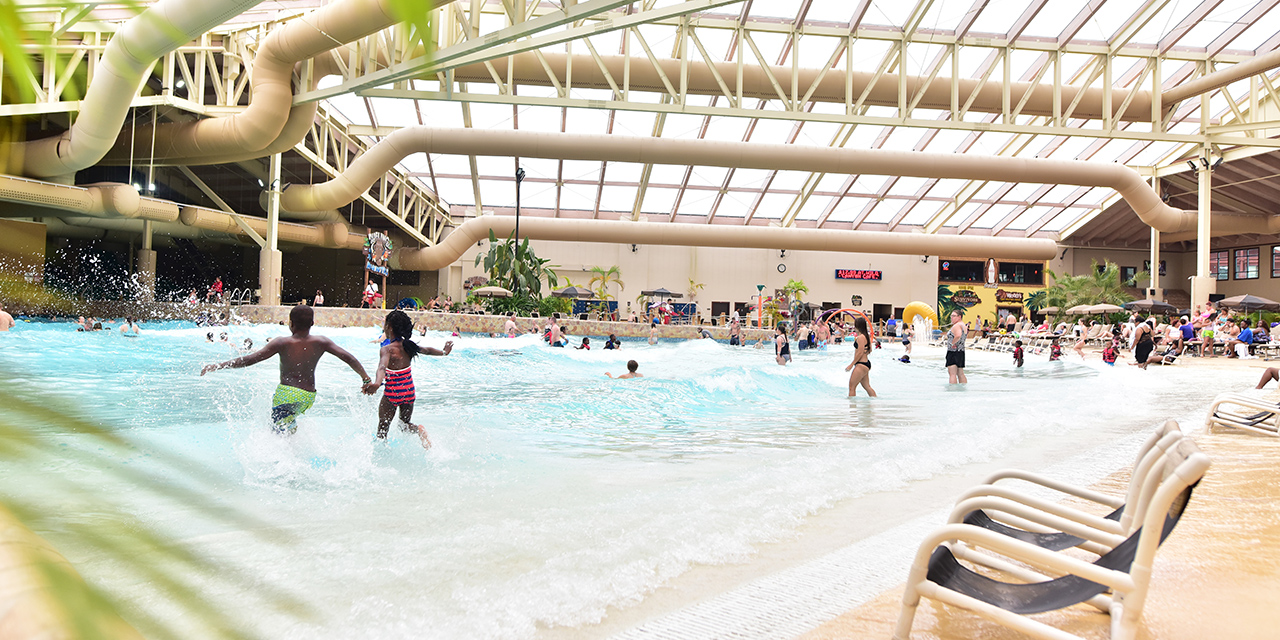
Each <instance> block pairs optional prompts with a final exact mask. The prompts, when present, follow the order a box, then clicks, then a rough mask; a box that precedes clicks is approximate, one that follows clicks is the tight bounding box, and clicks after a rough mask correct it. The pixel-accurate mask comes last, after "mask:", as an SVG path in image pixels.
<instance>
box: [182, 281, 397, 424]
mask: <svg viewBox="0 0 1280 640" xmlns="http://www.w3.org/2000/svg"><path fill="white" fill-rule="evenodd" d="M313 324H315V312H314V311H312V309H311V307H308V306H306V305H298V306H296V307H294V308H293V309H291V310H290V311H289V330H290V331H292V332H293V335H290V336H288V337H284V338H276V339H275V340H272V341H271V342H268V343H267V345H266V346H264V347H263V348H261V349H259V350H257V351H255V352H253V353H251V354H249V355H246V356H240V357H239V358H235V359H233V360H228V361H226V362H222V363H219V364H207V365H205V366H204V368H203V369H201V370H200V375H202V376H203V375H204V374H206V373H209V372H210V371H217V370H218V369H241V368H244V367H249V366H253V365H255V364H258V363H259V362H262V361H263V360H266V359H268V358H270V357H271V356H274V355H279V356H280V385H279V386H277V387H276V393H275V397H273V398H272V400H271V421H272V422H273V423H274V429H275V431H276V432H277V433H282V434H283V433H288V434H292V433H293V432H294V431H295V430H297V428H298V426H297V424H296V421H297V419H298V416H300V415H302V414H303V413H306V411H307V409H310V408H311V405H312V404H315V401H316V364H317V363H318V362H320V358H321V357H323V356H324V354H326V353H332V354H333V355H335V356H337V357H338V359H339V360H341V361H343V362H345V363H347V366H349V367H351V370H352V371H355V372H356V373H358V374H360V379H361V380H363V381H364V383H365V384H369V383H370V382H373V378H370V377H369V374H368V373H367V372H366V371H365V370H364V366H363V365H361V364H360V361H359V360H357V359H356V357H355V356H353V355H351V354H350V353H349V352H348V351H347V350H346V349H343V348H342V347H339V346H338V345H336V344H334V343H333V341H332V340H330V339H328V338H326V337H324V336H313V335H311V325H313Z"/></svg>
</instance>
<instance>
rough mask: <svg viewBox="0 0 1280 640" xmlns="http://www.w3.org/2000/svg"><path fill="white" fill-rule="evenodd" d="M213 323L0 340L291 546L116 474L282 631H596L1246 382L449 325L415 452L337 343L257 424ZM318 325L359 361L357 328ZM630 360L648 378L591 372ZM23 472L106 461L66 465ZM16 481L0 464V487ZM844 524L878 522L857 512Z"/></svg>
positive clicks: (12, 373)
mask: <svg viewBox="0 0 1280 640" xmlns="http://www.w3.org/2000/svg"><path fill="white" fill-rule="evenodd" d="M207 331H208V330H207V329H200V328H194V327H192V326H191V325H183V324H179V323H167V324H156V325H144V333H143V335H142V336H141V337H138V338H126V337H123V336H120V335H119V334H117V333H114V332H113V333H93V334H83V333H76V332H74V327H71V326H69V325H66V324H41V325H37V324H25V323H24V324H21V325H20V326H19V328H18V330H17V331H15V332H12V333H10V334H8V335H4V334H0V359H2V362H3V370H2V373H0V375H3V376H6V377H8V378H9V379H8V381H7V382H6V384H8V385H10V388H13V389H16V390H18V391H19V392H22V393H26V394H33V395H34V394H42V395H41V397H44V395H43V394H56V397H57V398H58V402H59V403H60V405H61V406H65V407H69V408H70V409H71V410H72V411H74V412H75V413H76V414H78V415H83V416H86V417H90V418H92V419H94V420H95V421H101V422H102V423H104V424H106V425H109V426H110V427H111V428H113V429H116V430H118V431H119V432H120V433H121V434H122V435H125V436H127V437H128V438H129V439H130V440H131V441H132V442H134V443H136V455H134V456H132V457H127V458H122V459H121V460H120V461H119V462H120V463H121V464H138V465H144V466H145V465H147V464H148V457H149V456H148V454H149V453H150V452H152V451H161V450H162V451H169V452H174V453H178V454H181V455H185V456H189V457H193V458H198V459H200V460H203V461H205V462H206V463H207V464H208V465H209V466H210V467H211V468H212V469H213V470H214V473H215V481H214V483H213V485H212V487H211V488H210V489H209V491H210V493H211V496H212V497H215V498H217V499H219V500H222V501H225V502H227V503H230V504H232V505H233V506H236V507H238V508H240V509H243V510H246V511H248V512H251V513H253V514H255V515H256V516H258V517H260V518H262V519H263V520H265V521H267V522H268V523H271V524H273V525H275V526H278V527H280V528H282V529H284V530H285V531H287V532H288V533H290V534H291V535H292V537H293V539H292V541H291V542H290V543H289V545H288V546H287V547H286V548H283V549H282V548H280V547H278V546H271V545H261V544H259V543H257V542H255V540H254V538H253V536H252V532H249V531H240V530H235V529H228V528H226V527H225V526H219V525H213V524H210V523H208V522H204V521H202V520H201V519H199V518H198V517H194V516H193V515H192V514H191V513H189V512H187V511H186V510H183V509H180V508H179V509H175V508H173V507H172V506H171V505H169V504H161V503H158V502H150V501H149V500H148V499H147V498H144V497H143V496H142V495H138V496H131V495H129V492H128V489H127V488H124V489H123V492H124V494H123V500H124V501H125V502H126V503H129V506H130V507H131V509H133V511H134V512H135V513H137V514H138V515H139V517H141V518H142V519H144V520H146V521H148V522H152V523H155V524H157V525H160V526H162V527H163V528H165V529H166V530H170V531H173V532H175V535H176V536H177V537H179V538H181V539H183V540H185V541H186V542H188V543H190V544H192V545H194V546H195V547H197V548H199V549H201V550H202V551H204V552H205V553H208V554H209V555H211V556H213V557H222V558H227V559H230V560H233V561H235V562H236V563H238V564H239V565H240V566H243V567H246V568H248V569H249V570H250V571H252V572H253V573H254V574H255V575H256V576H258V577H259V578H260V579H261V580H263V581H264V582H267V583H272V584H278V585H282V586H284V587H285V588H287V589H289V590H291V591H292V592H294V593H295V594H297V595H298V596H300V597H302V598H303V599H304V600H306V601H308V602H310V603H311V604H312V605H313V606H314V607H315V608H316V610H317V611H319V617H318V618H317V619H314V620H310V621H307V622H298V621H296V620H293V619H290V618H287V617H285V616H283V615H280V614H275V613H271V612H267V611H263V612H256V611H252V610H246V611H244V612H243V614H242V615H243V616H245V617H246V619H247V620H248V622H249V625H250V626H251V627H253V628H255V629H257V630H259V631H260V632H262V633H263V635H267V636H271V637H277V638H314V637H332V638H394V637H422V636H423V635H427V636H430V637H457V638H464V637H465V638H532V637H536V636H539V635H545V634H546V633H548V632H549V631H556V630H563V629H564V628H566V627H568V628H574V627H590V625H593V624H595V623H598V622H599V621H601V620H602V619H604V618H605V617H606V615H607V614H609V613H610V612H611V611H617V610H620V609H626V608H628V607H633V606H635V605H637V604H640V603H642V602H643V601H644V600H645V598H646V597H647V596H649V595H650V594H652V593H653V592H654V591H655V590H656V589H659V588H661V587H662V586H663V585H667V584H670V583H671V582H672V581H677V580H679V579H680V577H681V576H682V575H684V574H686V573H688V572H689V571H690V570H691V569H693V568H695V567H700V566H719V565H726V564H733V563H750V562H751V561H752V559H753V558H754V557H755V556H756V554H757V552H758V550H759V549H760V548H761V546H762V545H766V544H771V543H782V544H786V543H787V542H788V541H795V540H797V539H799V536H800V535H801V533H802V532H803V531H804V530H805V528H806V527H807V526H810V525H811V524H812V523H813V522H815V521H817V520H820V519H821V518H822V517H823V515H824V514H825V513H827V512H829V511H830V510H832V509H833V508H836V507H838V506H841V505H845V506H847V505H849V504H851V503H856V501H857V500H859V499H860V498H862V497H865V496H868V495H872V494H883V493H885V492H889V493H895V492H896V493H897V494H900V495H901V498H900V499H899V502H900V503H901V504H904V505H908V506H909V505H910V504H911V502H912V495H913V493H912V492H913V488H914V487H916V486H918V484H919V483H921V482H925V481H931V480H933V481H936V480H937V479H938V478H945V477H949V476H955V475H962V474H963V473H964V472H965V471H966V470H970V469H974V468H978V467H984V466H990V465H999V464H1000V463H1001V462H1002V461H1004V460H1006V459H1009V458H1011V457H1015V456H1025V455H1026V452H1028V451H1034V452H1037V456H1038V457H1037V459H1040V460H1044V461H1059V460H1062V459H1066V458H1069V457H1070V456H1072V455H1076V454H1078V453H1079V452H1081V451H1083V450H1086V449H1088V448H1092V447H1095V446H1098V445H1099V444H1102V443H1106V442H1108V441H1116V442H1119V441H1122V440H1126V439H1128V440H1132V437H1133V435H1134V434H1137V433H1139V432H1142V431H1145V430H1147V429H1149V428H1151V427H1152V426H1153V425H1155V424H1156V423H1158V422H1159V421H1162V420H1164V419H1166V418H1179V419H1182V420H1188V421H1194V419H1195V416H1197V415H1202V413H1203V410H1204V408H1205V405H1206V404H1207V402H1208V399H1209V398H1210V397H1212V395H1213V394H1214V393H1215V392H1216V391H1217V390H1219V389H1220V388H1223V387H1224V386H1230V385H1234V386H1236V387H1239V386H1242V385H1249V384H1250V382H1251V379H1252V378H1253V377H1254V376H1255V373H1253V370H1252V369H1246V370H1242V371H1240V372H1230V373H1226V374H1224V373H1220V372H1214V374H1213V376H1214V378H1213V381H1212V384H1204V382H1205V381H1204V380H1202V379H1201V378H1202V377H1203V376H1204V375H1205V372H1204V371H1203V370H1201V371H1199V372H1196V371H1192V370H1188V369H1186V368H1183V369H1179V368H1177V367H1166V368H1163V369H1154V368H1153V370H1152V371H1147V372H1143V371H1139V370H1137V368H1136V367H1129V366H1118V367H1115V368H1108V367H1103V366H1101V363H1099V362H1098V361H1097V360H1094V361H1091V362H1085V363H1080V362H1079V361H1078V360H1077V361H1071V360H1070V359H1068V360H1067V361H1066V362H1060V363H1049V362H1047V356H1043V355H1041V356H1035V355H1033V356H1031V357H1030V358H1029V359H1028V362H1027V365H1026V366H1025V367H1024V368H1023V369H1021V370H1018V369H1015V368H1014V367H1013V365H1012V362H1011V358H1010V357H1009V356H1008V355H1004V354H985V353H972V352H971V353H970V354H969V360H970V366H969V369H968V371H969V380H970V383H969V385H968V387H967V388H949V387H948V386H947V385H946V373H945V370H943V368H942V358H941V353H939V352H930V351H929V350H927V349H919V348H917V349H916V351H915V352H914V353H913V354H912V356H913V362H912V363H911V364H903V363H900V362H898V361H896V358H897V357H898V356H899V355H901V347H900V346H896V345H889V346H887V347H886V348H885V349H883V350H880V351H877V352H876V353H875V354H874V355H873V357H872V363H873V367H874V368H873V370H872V374H871V375H872V383H873V385H874V386H875V388H876V389H877V391H878V392H879V393H880V396H881V397H879V398H876V399H868V398H858V399H849V398H846V397H845V393H846V386H847V385H846V383H847V379H848V374H846V373H845V372H844V370H843V369H844V366H845V365H846V364H848V363H849V361H850V359H851V357H852V351H851V349H849V348H848V347H836V348H833V349H831V350H829V351H823V352H812V351H802V352H795V362H793V363H792V365H791V366H787V367H779V366H777V365H776V364H774V362H773V358H772V351H771V350H756V349H752V348H732V347H728V346H727V345H725V344H723V343H717V342H714V341H711V340H697V341H689V342H682V343H662V344H659V345H655V346H649V345H647V344H645V343H643V342H626V343H624V345H623V349H622V350H620V351H597V350H592V351H577V350H573V349H549V348H547V347H545V346H544V345H543V344H542V343H541V342H540V341H539V340H537V339H536V338H534V337H530V336H526V337H521V338H515V339H506V338H496V339H491V338H483V337H471V336H466V337H463V338H453V340H455V348H454V350H453V354H452V355H451V356H449V357H443V358H432V357H424V358H419V359H418V360H417V361H416V363H415V365H414V377H415V381H416V383H417V388H418V399H417V404H416V409H415V413H414V415H415V419H416V420H415V421H417V422H420V423H422V424H424V425H425V426H426V427H427V429H428V431H429V432H430V434H431V439H432V442H433V443H434V445H435V446H434V448H433V449H432V450H431V451H426V452H424V451H423V450H422V449H421V447H420V446H419V444H418V442H417V438H416V437H414V436H412V435H410V434H403V433H399V432H397V431H396V430H394V429H393V432H392V434H393V435H392V437H391V439H390V441H388V442H379V441H376V440H375V439H374V437H373V434H374V431H375V428H376V403H377V398H376V397H369V396H364V395H361V394H360V393H359V379H358V377H357V376H356V375H355V374H354V373H352V372H351V371H350V370H349V369H347V367H346V366H345V365H344V364H342V363H341V362H339V361H338V360H336V359H334V358H326V359H324V360H323V361H322V362H321V365H320V368H319V370H318V371H317V382H318V401H317V403H316V405H315V407H314V408H313V409H312V410H311V411H310V412H309V413H308V414H307V415H306V416H305V417H304V418H302V419H301V421H300V423H299V424H300V426H299V429H298V433H297V435H296V436H294V437H292V438H280V437H277V436H275V435H273V434H272V433H271V432H270V429H269V427H268V420H267V416H268V412H269V406H270V401H271V395H272V392H273V390H274V387H275V385H276V383H277V375H278V374H277V367H276V364H275V361H274V360H273V361H268V362H266V363H263V364H260V365H258V366H256V367H252V368H249V369H241V370H223V371H218V372H215V373H212V374H210V375H208V376H205V377H200V376H199V375H198V374H199V369H200V366H201V365H202V364H204V363H208V362H216V361H220V360H226V359H229V358H231V357H233V356H235V355H236V352H235V350H234V349H233V348H232V347H231V346H229V345H228V344H225V343H209V342H207V341H206V339H205V334H206V333H207ZM215 331H216V332H221V329H217V330H215ZM226 331H227V332H228V333H229V339H230V342H231V344H238V343H240V342H241V341H243V339H245V338H250V339H252V340H253V341H254V342H255V344H257V345H259V346H261V344H263V343H264V341H265V340H266V339H267V338H269V337H272V336H279V335H284V333H285V329H284V327H280V326H274V325H263V326H242V327H230V328H227V329H226ZM317 332H318V333H323V334H325V335H329V336H330V337H333V338H334V339H335V340H336V341H337V342H338V343H339V344H341V345H342V346H343V347H345V348H347V349H348V350H350V351H352V352H353V353H354V354H356V355H357V356H358V357H359V358H360V359H361V361H362V362H363V363H364V365H365V367H366V368H367V369H368V370H369V372H370V373H372V372H373V370H374V367H375V366H376V364H377V345H376V343H375V342H374V340H376V338H377V336H376V334H377V332H376V331H374V330H370V329H324V328H320V329H318V330H317ZM446 339H450V338H448V337H447V336H446V335H445V334H431V335H429V336H426V337H423V338H420V339H419V340H420V341H421V343H423V344H426V345H430V346H435V347H441V346H443V343H444V341H445V340H446ZM628 359H636V360H637V361H639V363H640V371H641V372H642V373H643V374H644V375H645V376H646V377H645V378H644V379H642V380H629V381H628V380H622V381H617V380H610V379H608V378H606V377H605V376H604V373H605V372H606V371H611V372H613V373H614V374H618V373H621V372H624V371H625V363H626V361H627V360H628ZM1197 373H1198V374H1199V375H1197ZM36 436H37V437H45V438H50V439H57V438H71V439H74V438H75V437H76V436H75V435H74V434H64V433H37V434H36ZM42 472H43V473H50V474H79V475H81V477H82V478H86V477H87V478H92V477H94V476H96V475H99V474H101V473H102V472H101V471H100V470H96V469H93V468H88V467H81V466H77V463H74V462H70V461H68V462H65V463H63V464H58V465H51V467H50V468H48V469H44V470H42ZM14 473H15V471H13V470H9V471H7V472H6V471H4V470H0V480H4V481H8V482H12V481H14V480H15V479H16V478H14V477H13V474H14ZM162 473H163V471H162ZM102 481H103V482H109V481H110V480H108V479H107V478H106V477H104V478H103V480H102ZM175 481H177V480H176V479H175ZM864 517H865V518H866V519H867V520H868V521H871V522H872V523H874V521H875V519H876V513H874V512H868V513H865V516H864ZM50 535H51V538H53V539H54V540H55V542H56V541H57V535H56V532H53V533H51V534H50ZM854 541H855V540H852V539H851V540H850V543H853V542H854ZM909 544H914V542H909ZM64 551H66V552H67V553H68V555H69V556H71V557H72V558H73V559H74V560H76V561H77V563H78V566H80V568H81V570H82V571H83V572H84V573H85V574H86V575H88V576H89V577H90V578H91V579H94V580H96V581H99V582H100V583H102V584H105V585H107V586H109V587H116V588H120V589H121V590H123V591H124V592H125V593H126V594H127V596H126V597H128V598H132V599H134V600H136V601H139V602H143V601H147V600H148V599H149V598H154V597H157V596H155V595H154V594H152V593H151V591H150V590H149V589H148V587H147V585H145V584H132V583H129V582H128V581H127V580H126V579H125V578H122V577H120V576H118V575H115V573H114V572H113V569H114V568H113V567H112V566H110V563H108V562H105V561H100V560H98V559H96V558H94V557H77V555H76V550H75V549H64ZM218 595H220V596H223V597H228V598H232V599H234V598H235V597H236V594H234V593H226V594H218Z"/></svg>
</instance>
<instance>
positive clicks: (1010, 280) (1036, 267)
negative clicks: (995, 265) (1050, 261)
mask: <svg viewBox="0 0 1280 640" xmlns="http://www.w3.org/2000/svg"><path fill="white" fill-rule="evenodd" d="M999 273H1000V284H1030V285H1042V284H1044V265H1042V264H1039V263H1025V262H1001V263H1000V271H999Z"/></svg>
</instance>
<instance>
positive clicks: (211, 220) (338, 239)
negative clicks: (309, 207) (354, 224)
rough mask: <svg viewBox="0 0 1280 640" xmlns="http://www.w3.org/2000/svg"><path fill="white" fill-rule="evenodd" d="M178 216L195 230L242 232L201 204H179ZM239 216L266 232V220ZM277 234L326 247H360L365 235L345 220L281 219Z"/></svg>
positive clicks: (226, 217) (221, 214)
mask: <svg viewBox="0 0 1280 640" xmlns="http://www.w3.org/2000/svg"><path fill="white" fill-rule="evenodd" d="M179 218H180V219H181V220H182V223H183V224H185V225H188V226H190V227H194V228H196V229H206V230H209V231H217V232H219V233H227V234H231V235H243V234H244V231H243V230H242V229H241V228H240V225H238V224H236V221H235V219H234V218H232V217H231V215H230V214H228V213H226V212H225V211H218V210H216V209H206V208H204V207H183V208H182V212H181V214H180V215H179ZM240 219H241V220H243V221H244V222H245V223H246V224H247V225H248V226H249V228H250V229H253V230H254V231H255V232H256V233H258V234H259V235H265V234H266V233H267V228H268V226H269V224H270V223H269V222H268V221H267V220H266V219H265V218H257V217H253V216H240ZM277 234H278V235H277V237H278V238H279V239H280V241H281V242H293V243H296V244H305V245H310V246H314V247H325V248H328V249H361V248H363V247H364V238H365V236H364V234H360V233H358V232H354V233H353V232H352V231H351V228H350V226H349V225H347V223H346V222H326V223H321V224H317V225H306V224H293V223H289V222H281V223H279V226H278V227H277ZM246 237H247V236H246Z"/></svg>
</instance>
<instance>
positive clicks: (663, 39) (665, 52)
mask: <svg viewBox="0 0 1280 640" xmlns="http://www.w3.org/2000/svg"><path fill="white" fill-rule="evenodd" d="M636 30H637V31H639V32H640V35H642V36H644V40H645V42H647V43H649V50H650V51H653V55H654V57H656V58H658V59H659V60H661V59H662V58H670V57H671V50H672V45H674V44H675V41H676V29H675V27H674V26H668V25H665V24H654V23H647V24H642V25H640V26H638V27H636ZM631 55H638V56H644V48H643V47H641V46H640V43H639V42H633V43H632V44H631Z"/></svg>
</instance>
